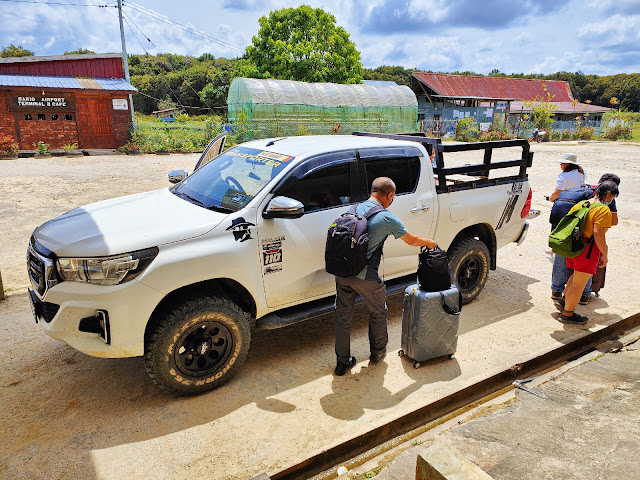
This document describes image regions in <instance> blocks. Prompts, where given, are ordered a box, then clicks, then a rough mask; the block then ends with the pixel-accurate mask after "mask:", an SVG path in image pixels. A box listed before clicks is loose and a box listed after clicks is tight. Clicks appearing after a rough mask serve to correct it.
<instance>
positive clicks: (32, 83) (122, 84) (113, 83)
mask: <svg viewBox="0 0 640 480" xmlns="http://www.w3.org/2000/svg"><path fill="white" fill-rule="evenodd" d="M0 87H34V88H64V89H71V90H119V91H128V92H132V93H134V92H137V91H138V90H136V88H134V87H133V86H132V85H131V84H129V83H127V82H126V81H125V80H123V79H121V78H92V77H89V78H87V77H78V78H76V77H68V76H61V75H6V74H0Z"/></svg>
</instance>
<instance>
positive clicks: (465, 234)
mask: <svg viewBox="0 0 640 480" xmlns="http://www.w3.org/2000/svg"><path fill="white" fill-rule="evenodd" d="M467 238H477V239H478V240H480V241H481V242H482V243H484V244H485V245H486V246H487V249H488V250H489V257H490V259H491V264H490V266H489V269H490V270H495V269H496V268H497V255H496V252H497V250H498V242H497V240H496V234H495V232H494V231H493V228H491V226H490V225H487V224H486V223H479V224H477V225H471V226H470V227H467V228H465V229H464V230H461V231H460V232H458V234H457V235H456V236H455V238H454V239H453V240H452V242H451V244H450V245H449V248H448V250H450V249H451V248H453V247H454V246H455V245H456V244H458V243H460V242H461V241H463V240H465V239H467Z"/></svg>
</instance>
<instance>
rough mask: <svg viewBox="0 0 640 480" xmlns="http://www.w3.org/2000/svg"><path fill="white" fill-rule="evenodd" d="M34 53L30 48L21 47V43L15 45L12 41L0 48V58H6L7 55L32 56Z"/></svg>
mask: <svg viewBox="0 0 640 480" xmlns="http://www.w3.org/2000/svg"><path fill="white" fill-rule="evenodd" d="M34 55H35V53H33V52H32V51H31V50H27V49H26V48H22V45H18V46H17V47H16V46H15V45H14V44H13V43H12V44H10V45H9V46H8V47H2V50H0V58H8V57H33V56H34Z"/></svg>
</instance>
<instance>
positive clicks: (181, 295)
mask: <svg viewBox="0 0 640 480" xmlns="http://www.w3.org/2000/svg"><path fill="white" fill-rule="evenodd" d="M204 296H216V297H219V298H226V299H229V300H231V301H232V302H233V303H235V304H236V305H237V306H238V307H240V309H242V311H244V312H245V313H248V314H249V315H250V316H251V317H253V318H255V317H256V312H257V307H256V301H255V299H254V298H253V296H252V295H251V293H249V291H248V290H247V289H246V288H245V287H244V286H242V285H241V284H240V283H238V282H237V281H235V280H233V279H230V278H216V279H211V280H206V281H203V282H198V283H194V284H191V285H185V286H184V287H180V288H178V289H176V290H174V291H172V292H170V293H168V294H167V295H165V297H164V298H163V299H162V300H161V301H160V303H158V305H156V308H155V309H154V311H153V313H152V314H151V317H149V321H148V322H147V326H146V328H145V332H144V339H145V343H146V342H147V341H148V340H149V337H150V335H151V334H152V332H153V330H154V327H155V325H156V324H157V322H158V321H159V319H160V318H161V317H162V316H163V315H164V314H165V313H166V312H167V311H169V310H171V309H173V308H174V307H175V306H176V305H178V304H180V303H183V302H184V301H185V300H186V299H188V298H197V297H204Z"/></svg>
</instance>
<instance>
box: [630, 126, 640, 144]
mask: <svg viewBox="0 0 640 480" xmlns="http://www.w3.org/2000/svg"><path fill="white" fill-rule="evenodd" d="M631 140H632V141H634V142H640V122H637V123H635V124H634V126H633V131H632V132H631Z"/></svg>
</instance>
